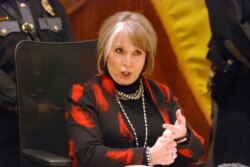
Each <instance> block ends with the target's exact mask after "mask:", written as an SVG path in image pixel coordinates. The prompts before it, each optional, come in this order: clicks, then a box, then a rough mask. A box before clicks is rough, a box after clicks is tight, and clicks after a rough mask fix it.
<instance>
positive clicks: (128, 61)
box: [123, 54, 132, 67]
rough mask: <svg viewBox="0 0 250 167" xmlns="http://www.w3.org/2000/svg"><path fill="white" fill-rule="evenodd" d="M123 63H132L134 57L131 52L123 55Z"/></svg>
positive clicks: (126, 64)
mask: <svg viewBox="0 0 250 167" xmlns="http://www.w3.org/2000/svg"><path fill="white" fill-rule="evenodd" d="M123 65H125V66H127V67H129V66H131V65H132V58H131V55H130V54H126V55H124V57H123Z"/></svg>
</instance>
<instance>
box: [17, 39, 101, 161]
mask: <svg viewBox="0 0 250 167" xmlns="http://www.w3.org/2000/svg"><path fill="white" fill-rule="evenodd" d="M96 43H97V41H96V40H91V41H82V42H70V43H68V42H67V43H65V42H64V43H55V42H53V43H51V42H34V41H21V42H20V43H19V44H18V45H17V47H16V51H15V63H16V79H17V96H18V109H19V121H20V140H21V142H20V144H21V150H22V149H25V148H31V149H38V150H42V151H47V152H50V153H53V154H57V155H60V156H63V157H68V152H69V150H68V149H69V147H68V133H67V129H66V122H65V110H66V103H67V97H68V94H69V88H70V87H71V85H72V84H74V83H82V82H85V81H87V80H89V79H90V78H91V77H92V76H93V75H94V74H95V73H97V68H96ZM22 163H25V162H22ZM23 166H25V164H23Z"/></svg>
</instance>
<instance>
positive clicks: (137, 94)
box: [116, 80, 143, 100]
mask: <svg viewBox="0 0 250 167" xmlns="http://www.w3.org/2000/svg"><path fill="white" fill-rule="evenodd" d="M142 89H143V84H142V81H141V80H140V86H139V89H138V90H137V91H136V92H135V93H131V94H126V93H123V92H120V91H118V90H116V93H117V96H118V98H119V99H122V100H138V99H140V98H141V96H142Z"/></svg>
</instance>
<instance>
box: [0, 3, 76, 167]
mask: <svg viewBox="0 0 250 167" xmlns="http://www.w3.org/2000/svg"><path fill="white" fill-rule="evenodd" d="M24 39H29V40H36V41H51V42H70V41H74V35H73V32H72V30H71V27H70V23H69V20H68V18H67V14H66V13H65V11H64V9H63V7H62V5H61V4H60V3H59V2H58V1H57V0H0V167H18V166H19V151H18V150H19V133H18V111H17V109H16V108H17V107H16V88H15V64H14V49H15V46H16V44H17V43H18V42H19V41H20V40H24Z"/></svg>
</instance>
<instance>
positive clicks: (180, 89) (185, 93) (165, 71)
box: [70, 0, 209, 159]
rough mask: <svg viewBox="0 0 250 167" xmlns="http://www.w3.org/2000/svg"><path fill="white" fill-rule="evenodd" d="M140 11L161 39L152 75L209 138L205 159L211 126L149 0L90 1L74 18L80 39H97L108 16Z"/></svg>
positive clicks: (72, 16)
mask: <svg viewBox="0 0 250 167" xmlns="http://www.w3.org/2000/svg"><path fill="white" fill-rule="evenodd" d="M124 10H130V11H136V12H140V13H142V14H144V15H145V16H146V17H147V18H148V19H149V20H150V21H151V23H152V24H153V26H154V28H155V30H156V32H157V34H158V38H159V40H158V41H159V42H158V52H157V57H156V62H155V70H154V72H153V74H152V75H151V78H153V79H157V80H159V81H161V82H163V83H166V84H168V85H169V86H170V87H171V88H172V89H173V91H174V93H175V94H176V96H177V97H178V99H179V102H180V104H181V105H182V107H183V109H184V111H185V115H186V117H187V120H188V121H189V122H190V124H191V125H192V127H193V128H194V129H196V130H197V131H198V132H199V134H201V135H202V136H203V137H204V138H205V140H206V148H205V153H204V156H203V159H206V157H207V152H208V141H209V140H208V139H209V125H208V124H207V122H206V119H205V117H204V115H203V114H202V112H201V110H200V108H199V107H198V105H197V103H196V102H195V99H194V97H193V95H192V93H191V91H190V89H189V87H188V86H187V83H186V81H185V79H184V77H183V76H182V74H181V72H180V71H179V70H178V67H177V62H176V58H175V55H174V52H173V50H172V48H171V46H170V43H169V40H168V36H167V34H166V32H165V31H164V29H163V26H162V24H161V22H160V20H159V18H158V16H157V13H156V11H155V10H154V8H153V5H152V4H151V3H150V1H149V0H86V1H85V3H84V4H83V5H82V6H81V8H80V9H77V10H76V11H75V12H71V14H70V21H71V23H72V27H73V30H74V32H75V35H76V37H77V40H89V39H95V38H97V35H98V30H99V27H100V25H101V23H102V22H103V20H104V19H106V18H107V17H108V16H110V15H112V14H114V13H115V12H118V11H124Z"/></svg>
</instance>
